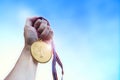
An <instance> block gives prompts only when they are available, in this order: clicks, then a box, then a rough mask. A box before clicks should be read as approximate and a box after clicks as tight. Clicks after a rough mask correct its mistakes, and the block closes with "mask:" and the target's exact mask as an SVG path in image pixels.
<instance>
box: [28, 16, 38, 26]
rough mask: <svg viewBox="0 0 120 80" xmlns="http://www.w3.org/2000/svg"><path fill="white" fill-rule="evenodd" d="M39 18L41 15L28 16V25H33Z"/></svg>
mask: <svg viewBox="0 0 120 80" xmlns="http://www.w3.org/2000/svg"><path fill="white" fill-rule="evenodd" d="M38 18H39V17H32V18H27V20H26V25H27V26H33V23H34V22H35V21H36V20H37V19H38Z"/></svg>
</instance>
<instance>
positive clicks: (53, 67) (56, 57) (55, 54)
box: [52, 43, 64, 80]
mask: <svg viewBox="0 0 120 80" xmlns="http://www.w3.org/2000/svg"><path fill="white" fill-rule="evenodd" d="M52 48H53V60H52V75H53V80H58V77H57V71H56V62H57V63H58V64H59V66H60V67H61V69H62V77H61V80H63V74H64V71H63V65H62V62H61V61H60V58H59V56H58V54H57V52H56V51H55V47H54V44H53V43H52Z"/></svg>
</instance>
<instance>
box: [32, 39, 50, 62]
mask: <svg viewBox="0 0 120 80" xmlns="http://www.w3.org/2000/svg"><path fill="white" fill-rule="evenodd" d="M31 54H32V56H33V58H34V59H35V60H36V61H38V62H40V63H46V62H48V61H49V60H50V59H51V57H52V48H51V45H49V44H47V43H45V42H43V41H36V42H34V43H33V44H32V45H31Z"/></svg>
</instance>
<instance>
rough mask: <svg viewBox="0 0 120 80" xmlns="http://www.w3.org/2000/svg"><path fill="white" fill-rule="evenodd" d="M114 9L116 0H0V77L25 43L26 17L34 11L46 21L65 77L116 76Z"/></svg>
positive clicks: (98, 79)
mask: <svg viewBox="0 0 120 80" xmlns="http://www.w3.org/2000/svg"><path fill="white" fill-rule="evenodd" d="M119 9H120V8H119V1H118V0H1V1H0V15H1V17H0V22H1V24H0V28H1V29H0V37H1V39H0V44H1V46H0V59H1V60H0V66H1V67H0V79H3V78H4V77H5V76H6V75H7V73H9V71H10V70H11V68H12V67H13V66H14V64H15V62H16V60H17V58H18V57H19V55H20V53H21V50H22V48H23V46H24V38H23V28H24V23H25V20H26V18H27V17H31V16H36V15H37V16H43V17H45V18H47V19H48V20H49V22H50V23H51V28H52V29H53V31H54V41H55V44H56V50H57V52H58V54H59V56H60V58H61V60H62V62H63V65H64V69H65V75H64V79H65V80H119V79H118V77H119V68H120V67H119V65H120V64H119V44H118V43H119ZM16 46H17V47H16ZM49 64H50V63H49ZM40 66H42V65H40ZM44 66H45V65H44ZM46 68H47V67H46ZM58 69H59V67H58ZM40 72H41V71H38V72H37V76H39V73H40ZM58 72H59V70H58ZM47 73H48V74H49V73H50V71H47V70H46V73H45V72H44V74H47ZM39 79H40V77H37V78H36V80H39ZM41 79H42V80H48V79H47V78H46V79H44V78H41Z"/></svg>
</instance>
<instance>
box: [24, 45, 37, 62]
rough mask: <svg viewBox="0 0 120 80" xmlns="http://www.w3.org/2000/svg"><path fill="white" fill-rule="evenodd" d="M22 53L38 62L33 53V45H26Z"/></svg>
mask: <svg viewBox="0 0 120 80" xmlns="http://www.w3.org/2000/svg"><path fill="white" fill-rule="evenodd" d="M22 55H24V56H25V57H26V58H28V59H29V60H31V61H33V62H34V63H35V64H37V63H38V62H37V61H36V60H35V59H34V58H33V57H32V55H31V45H25V46H24V48H23V53H22Z"/></svg>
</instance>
